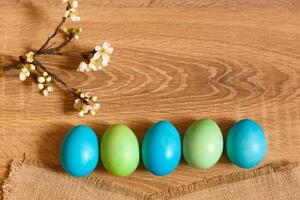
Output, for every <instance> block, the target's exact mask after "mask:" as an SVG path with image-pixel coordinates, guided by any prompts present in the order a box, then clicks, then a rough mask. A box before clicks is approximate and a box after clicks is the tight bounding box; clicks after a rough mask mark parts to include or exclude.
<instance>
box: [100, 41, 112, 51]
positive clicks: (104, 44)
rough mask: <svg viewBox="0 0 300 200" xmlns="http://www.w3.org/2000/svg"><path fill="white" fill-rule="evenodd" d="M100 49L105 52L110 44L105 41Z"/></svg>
mask: <svg viewBox="0 0 300 200" xmlns="http://www.w3.org/2000/svg"><path fill="white" fill-rule="evenodd" d="M102 47H103V49H104V50H106V49H108V48H110V47H111V44H110V43H108V42H106V41H105V42H103V45H102Z"/></svg>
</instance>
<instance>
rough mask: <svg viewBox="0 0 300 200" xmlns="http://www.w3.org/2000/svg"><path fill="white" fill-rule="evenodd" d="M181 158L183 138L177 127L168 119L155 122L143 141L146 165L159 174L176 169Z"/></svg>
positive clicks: (163, 174)
mask: <svg viewBox="0 0 300 200" xmlns="http://www.w3.org/2000/svg"><path fill="white" fill-rule="evenodd" d="M180 158H181V139H180V135H179V133H178V131H177V129H176V128H175V127H174V126H173V124H171V123H170V122H168V121H160V122H157V123H156V124H154V125H153V126H152V127H151V128H150V129H149V130H148V131H147V133H146V135H145V136H144V139H143V143H142V161H143V163H144V166H145V167H146V168H147V169H148V170H149V171H150V172H151V173H153V174H155V175H157V176H165V175H167V174H170V173H171V172H172V171H174V170H175V169H176V167H177V165H178V164H179V161H180Z"/></svg>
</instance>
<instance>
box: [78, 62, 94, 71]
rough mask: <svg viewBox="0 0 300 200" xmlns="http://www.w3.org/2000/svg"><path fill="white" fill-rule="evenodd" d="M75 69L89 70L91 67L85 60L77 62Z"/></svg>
mask: <svg viewBox="0 0 300 200" xmlns="http://www.w3.org/2000/svg"><path fill="white" fill-rule="evenodd" d="M77 71H79V72H89V71H91V69H90V67H89V65H88V64H87V63H86V62H84V61H82V62H81V63H80V64H79V67H78V69H77Z"/></svg>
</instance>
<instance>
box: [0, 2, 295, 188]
mask: <svg viewBox="0 0 300 200" xmlns="http://www.w3.org/2000/svg"><path fill="white" fill-rule="evenodd" d="M237 2H239V3H237ZM63 9H64V8H63V5H61V4H59V3H57V2H56V1H36V0H32V1H3V0H0V27H1V31H0V43H1V45H0V56H1V57H0V58H1V59H0V60H1V63H2V64H3V63H9V62H11V61H12V60H14V59H16V57H17V56H18V55H20V54H23V53H25V52H26V51H28V50H32V49H36V48H38V47H40V45H41V44H42V43H43V41H44V40H45V39H46V37H47V36H48V35H49V33H51V32H52V30H53V28H54V27H55V26H56V24H57V23H58V22H59V16H60V15H61V14H62V13H63ZM299 11H300V4H299V1H296V0H294V1H292V0H289V1H285V2H284V1H275V0H273V1H267V0H265V1H263V0H261V1H259V0H256V1H229V0H227V1H226V0H222V1H209V0H206V1H196V0H194V1H192V0H189V1H181V0H174V1H171V0H165V1H163V0H160V1H159V0H157V1H155V0H154V1H150V0H149V1H146V0H143V1H140V0H139V1H138V0H131V1H125V0H122V1H108V0H105V1H90V0H88V1H83V2H82V3H81V4H80V9H79V12H80V15H81V17H82V21H81V22H80V26H81V27H82V28H83V33H82V35H81V39H80V40H79V41H76V42H74V43H73V44H72V45H71V46H70V49H73V48H77V49H80V50H89V49H90V48H93V47H94V45H95V44H96V43H101V42H102V41H103V40H105V39H107V40H109V41H110V42H111V43H112V44H113V46H114V47H115V52H114V54H113V56H112V62H111V65H110V67H109V68H106V69H105V70H104V71H101V72H98V73H92V74H82V73H78V72H76V70H75V69H76V67H77V65H78V63H79V60H78V58H74V57H69V58H57V57H55V58H54V57H44V58H43V62H44V64H46V65H47V66H48V67H49V68H50V69H51V70H52V71H54V72H56V73H58V74H59V75H60V76H61V77H63V78H64V79H65V80H66V81H67V82H68V83H70V84H72V85H74V86H77V87H83V88H84V89H86V90H89V91H91V92H93V93H94V94H96V95H98V96H99V97H101V100H102V106H103V107H102V110H101V112H99V113H98V114H97V116H96V117H86V118H78V117H77V114H76V113H75V112H73V108H72V107H73V105H72V101H73V99H72V97H71V96H69V95H67V96H66V94H67V93H66V92H64V91H61V90H59V89H58V88H55V92H54V94H53V95H52V96H50V97H47V98H45V97H43V96H41V95H40V94H39V93H38V90H37V87H36V85H34V84H33V83H31V82H29V81H28V82H26V83H22V82H20V81H19V80H18V77H17V74H18V72H17V71H10V72H9V73H8V74H7V75H6V76H5V77H1V78H0V179H1V180H3V179H4V178H5V177H7V171H8V170H7V169H8V164H9V162H10V160H12V159H22V158H23V156H24V153H25V154H26V155H28V156H29V157H31V158H33V159H40V160H43V162H45V164H47V165H49V166H50V165H51V166H52V165H56V166H58V164H59V162H58V151H59V144H60V142H61V140H62V138H63V136H64V134H65V133H66V132H67V131H68V129H70V128H71V127H72V126H73V125H76V124H87V125H90V126H92V127H93V128H94V129H95V130H96V131H97V132H98V134H99V135H101V134H102V133H103V132H104V130H105V129H106V128H107V127H108V126H109V125H110V124H112V123H125V124H128V125H129V126H130V127H131V128H132V129H133V130H134V132H135V133H136V134H137V135H138V137H139V139H140V140H141V138H142V136H143V134H144V133H145V131H146V130H147V128H148V127H149V126H150V125H151V124H152V123H154V122H155V121H158V120H161V119H167V120H170V121H172V122H174V124H175V125H176V126H177V127H178V129H179V130H180V132H181V134H183V133H184V130H185V129H186V128H187V127H188V126H189V125H190V123H191V122H192V121H194V120H196V119H199V118H203V117H210V118H213V119H215V120H217V122H218V123H219V124H220V126H221V128H222V130H223V132H224V135H226V132H227V130H228V127H230V126H231V125H232V124H233V123H234V122H235V121H237V120H239V119H242V118H252V119H254V120H257V121H258V122H259V123H261V125H262V126H263V128H264V130H265V132H266V135H267V138H268V153H267V156H266V159H265V160H264V162H263V163H262V165H265V164H268V163H270V162H272V161H278V160H283V159H287V160H290V161H297V160H300V156H299V155H300V133H299V131H300V48H299V47H300V14H299V13H300V12H299ZM239 170H240V169H238V168H237V167H234V166H233V165H232V164H230V163H229V161H228V159H227V158H226V156H223V157H222V159H221V160H220V162H219V163H218V164H217V165H216V166H215V167H213V168H212V169H210V170H208V171H199V170H195V169H192V168H191V167H189V166H187V165H186V164H185V163H184V162H182V164H180V166H179V168H178V170H176V172H174V173H173V174H171V175H170V176H168V177H154V176H152V175H151V174H149V173H148V172H147V171H146V170H145V169H144V168H143V167H142V166H141V167H139V169H138V170H137V171H136V172H135V173H134V174H133V175H132V176H130V177H127V178H120V177H114V176H111V175H109V174H108V173H107V172H106V171H104V170H103V166H102V165H101V166H100V167H98V169H97V170H96V172H95V173H96V174H99V175H101V176H105V177H107V178H108V179H110V180H113V181H116V182H118V183H120V184H125V185H131V186H132V187H133V188H135V189H136V190H139V191H143V192H157V191H160V190H162V189H164V190H165V189H167V188H168V187H172V186H178V185H181V184H183V185H184V184H189V183H192V182H195V181H197V180H199V179H201V178H204V177H209V176H211V175H214V176H216V175H221V174H227V173H231V172H235V171H239Z"/></svg>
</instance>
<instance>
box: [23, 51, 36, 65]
mask: <svg viewBox="0 0 300 200" xmlns="http://www.w3.org/2000/svg"><path fill="white" fill-rule="evenodd" d="M25 57H26V61H27V62H29V63H33V61H34V53H33V52H32V51H30V52H28V53H26V54H25Z"/></svg>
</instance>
